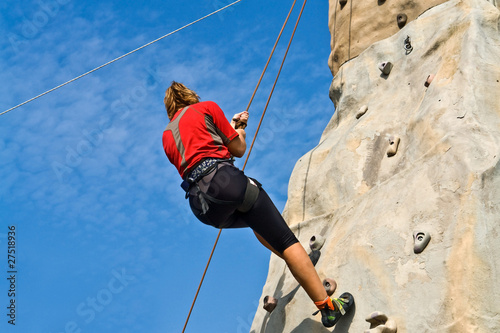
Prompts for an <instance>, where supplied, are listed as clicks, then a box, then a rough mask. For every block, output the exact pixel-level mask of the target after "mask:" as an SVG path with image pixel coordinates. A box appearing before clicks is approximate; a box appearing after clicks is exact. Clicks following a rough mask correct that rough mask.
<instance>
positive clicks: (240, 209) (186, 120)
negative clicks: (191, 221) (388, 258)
mask: <svg viewBox="0 0 500 333" xmlns="http://www.w3.org/2000/svg"><path fill="white" fill-rule="evenodd" d="M164 103H165V108H166V109H167V114H168V118H169V119H170V123H169V124H168V126H167V128H166V129H165V131H164V132H163V148H164V150H165V153H166V155H167V157H168V159H169V160H170V162H171V163H172V164H173V165H174V166H175V167H176V168H177V170H178V172H179V174H180V175H181V177H182V178H183V180H184V181H183V182H182V185H181V186H182V188H183V189H184V190H185V191H186V198H189V205H190V207H191V210H192V211H193V213H194V215H195V216H196V217H197V218H198V219H199V220H200V221H201V222H203V223H205V224H207V225H210V226H213V227H215V228H219V229H222V228H244V227H250V228H251V229H252V230H253V232H254V233H255V235H256V237H257V239H258V240H259V241H260V242H261V243H262V244H263V245H264V246H265V247H267V248H268V249H269V250H271V251H272V252H273V253H275V254H276V255H277V256H279V257H281V258H282V259H284V260H285V262H286V264H287V265H288V267H289V268H290V271H291V272H292V274H293V276H294V277H295V278H296V280H297V281H298V282H299V284H300V285H301V286H302V287H303V288H304V290H305V291H306V292H307V294H308V295H309V297H310V298H311V299H312V301H313V302H314V303H315V304H316V306H317V307H318V309H319V311H321V313H322V322H323V325H325V326H327V327H332V326H333V325H335V324H336V323H337V321H338V320H339V319H340V317H341V316H342V315H343V314H345V313H346V311H348V310H349V309H350V308H351V307H352V305H353V304H354V298H353V297H352V295H351V294H349V293H344V294H342V295H341V296H340V298H330V297H329V296H328V295H327V293H326V290H325V288H324V287H323V284H322V282H321V280H320V279H319V276H318V274H317V272H316V270H315V268H314V266H313V263H312V262H311V260H310V259H309V256H308V255H307V253H306V251H305V250H304V248H303V247H302V245H301V244H300V243H299V241H298V240H297V238H296V237H295V235H294V234H293V232H292V231H291V230H290V228H289V227H288V225H287V224H286V222H285V221H284V219H283V217H282V216H281V214H280V213H279V211H278V210H277V208H276V207H275V206H274V204H273V202H272V201H271V199H270V198H269V196H268V195H267V193H266V191H264V189H263V188H262V186H261V184H260V183H258V182H257V181H256V180H254V179H251V178H248V177H247V176H245V174H244V173H243V171H241V170H240V169H238V168H236V167H235V166H234V165H233V158H232V157H233V156H235V157H242V156H243V155H244V154H245V151H246V142H245V137H246V133H245V129H244V128H245V127H246V123H247V120H248V117H249V114H248V112H247V111H244V112H241V113H237V114H235V115H234V117H233V118H232V120H231V122H229V121H228V120H227V119H226V118H225V116H224V113H223V111H222V110H221V109H220V107H219V106H218V105H217V104H216V103H214V102H210V101H205V102H200V98H199V96H198V95H197V94H196V93H195V92H194V91H193V90H191V89H189V88H187V87H186V86H185V85H183V84H182V83H178V82H175V81H174V82H172V84H171V85H170V87H169V88H168V89H167V90H166V92H165V98H164Z"/></svg>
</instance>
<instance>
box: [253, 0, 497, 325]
mask: <svg viewBox="0 0 500 333" xmlns="http://www.w3.org/2000/svg"><path fill="white" fill-rule="evenodd" d="M337 1H338V0H330V10H331V12H330V18H331V21H330V28H331V31H332V36H333V37H332V38H335V36H336V33H337V32H338V29H339V27H341V26H344V25H346V24H348V23H346V22H345V21H346V20H347V21H351V23H352V22H354V23H353V24H352V25H351V27H352V30H353V31H352V33H351V37H353V36H357V32H355V31H354V30H355V29H354V27H355V26H362V25H363V22H362V21H363V20H364V21H367V22H368V21H370V22H371V20H372V19H373V18H372V17H371V15H370V13H369V11H368V12H364V14H363V16H362V17H357V16H355V15H356V13H357V11H354V10H353V11H352V13H353V16H352V17H350V16H349V15H344V14H343V13H341V11H342V10H345V9H346V8H353V9H356V8H358V3H359V6H360V8H361V6H365V5H364V4H363V5H362V4H361V2H357V1H352V0H349V1H347V3H346V4H345V5H344V7H343V9H342V8H341V6H340V5H338V4H337ZM351 1H352V2H353V3H352V4H350V2H351ZM342 2H343V1H342ZM372 2H374V5H372V6H376V8H377V10H378V9H381V8H382V7H383V6H388V8H397V10H396V11H393V10H392V9H391V10H389V13H388V16H389V18H388V21H387V22H388V23H387V27H386V28H384V29H383V30H384V31H382V32H380V31H376V29H375V28H371V29H368V30H366V31H365V32H363V34H362V35H363V38H362V41H361V38H360V39H359V40H360V42H359V47H357V51H356V52H353V51H351V54H350V55H348V56H346V55H345V54H347V53H346V51H342V52H343V53H342V52H340V51H341V50H348V49H349V45H347V46H346V45H345V43H346V41H345V40H344V41H341V40H342V38H340V37H338V36H337V37H336V40H337V42H335V43H333V44H332V57H331V58H330V60H331V61H330V66H331V69H332V72H334V73H335V76H334V79H333V82H332V85H331V88H330V97H331V99H332V100H333V102H334V104H335V110H336V111H335V113H334V115H333V117H332V119H331V121H330V123H329V124H328V126H327V127H326V129H325V131H324V133H323V135H322V137H321V140H320V143H319V144H318V146H317V147H315V148H314V149H313V150H311V151H310V152H309V153H307V154H306V155H305V156H303V157H302V158H301V159H300V160H299V161H298V162H297V164H296V166H295V169H294V171H293V174H292V177H291V179H290V184H289V198H288V202H287V205H286V208H285V211H284V216H285V219H286V220H287V222H288V223H289V224H290V226H291V227H292V229H293V230H294V232H295V233H296V235H297V236H298V238H299V239H300V241H301V243H302V244H303V245H304V246H305V247H306V248H308V247H309V246H308V244H309V240H310V238H311V237H312V236H317V237H318V238H319V237H324V239H325V243H324V245H323V247H322V248H321V249H320V256H319V260H318V262H317V264H316V269H317V271H318V273H319V275H320V277H321V278H327V277H328V278H333V279H335V280H336V281H337V284H338V288H337V291H336V292H335V294H334V297H335V296H337V297H338V296H339V295H340V294H341V293H342V292H344V291H349V292H351V293H352V294H353V295H354V297H355V300H356V308H355V310H354V311H353V312H352V313H350V314H349V315H347V316H346V317H345V318H342V320H341V321H340V322H339V323H338V324H337V325H336V327H334V329H326V328H324V327H323V326H322V324H321V322H320V316H319V315H318V316H316V317H313V316H312V315H311V314H312V312H313V311H314V310H315V307H314V305H313V304H312V302H311V301H310V299H309V298H308V297H307V294H306V293H305V291H304V290H303V289H302V288H300V287H299V286H298V284H297V282H296V281H295V279H294V278H293V277H292V275H291V273H290V271H289V270H288V268H286V266H285V264H284V262H282V261H281V259H279V258H277V257H276V256H274V255H273V256H272V257H271V261H270V265H269V275H268V278H267V281H266V284H265V286H264V288H263V294H262V298H264V296H266V295H269V296H273V297H275V298H276V299H278V305H277V307H276V308H275V309H274V311H273V312H272V313H268V312H266V311H265V310H264V309H262V308H259V309H258V310H257V313H256V315H255V318H254V322H253V325H252V328H251V332H252V333H263V332H267V333H291V332H308V333H309V332H329V331H333V332H364V331H369V330H370V327H372V330H371V331H370V332H384V329H385V331H386V332H394V327H387V326H393V325H394V324H396V325H397V332H411V333H413V332H419V333H420V332H500V288H499V281H500V166H499V161H500V10H499V7H500V3H497V2H496V1H494V0H492V1H486V0H462V1H460V0H451V1H446V2H443V1H428V3H427V2H425V1H422V2H420V4H419V5H418V6H417V5H415V6H413V4H415V3H416V2H414V1H411V0H395V1H393V2H392V4H389V1H388V3H387V4H385V2H384V1H378V2H377V1H376V0H373V1H372ZM365 3H368V2H365ZM422 3H426V4H425V5H423V4H422ZM349 6H351V7H349ZM366 6H368V5H366ZM401 8H418V10H416V11H411V13H409V14H407V17H408V20H407V22H406V24H405V25H404V26H402V27H401V28H400V27H399V26H398V25H397V23H395V22H394V16H395V15H398V14H400V12H401ZM358 12H361V10H360V11H358ZM360 15H361V14H360ZM335 18H336V19H337V20H338V21H337V22H335V21H334V20H335ZM372 23H373V22H371V23H370V24H372ZM391 25H395V28H394V27H392V26H391ZM374 26H375V27H376V26H379V24H378V23H377V24H375V25H374ZM408 37H409V38H408ZM352 40H353V39H351V46H350V47H352ZM347 43H348V42H347ZM339 44H341V45H339ZM336 52H337V53H338V54H344V55H343V56H339V57H338V59H341V60H339V61H333V60H332V59H333V57H335V54H336ZM356 53H357V54H356ZM388 62H390V63H392V69H391V71H390V72H389V73H388V74H384V73H383V72H382V71H381V69H384V67H383V66H382V65H383V64H384V63H385V64H387V63H388ZM336 63H338V67H336V65H335V64H336ZM390 67H391V66H386V67H385V70H388V69H390ZM386 73H387V72H386ZM429 76H430V77H429ZM428 79H429V80H428ZM431 79H432V81H431ZM415 232H419V233H421V234H422V235H424V236H425V235H429V236H430V241H429V243H428V245H427V246H426V247H425V248H424V249H423V251H422V252H421V253H415V243H416V244H417V245H418V244H419V241H418V239H417V240H415V238H414V234H415ZM417 252H418V251H417ZM317 254H319V253H316V255H317ZM374 311H380V312H382V313H384V314H385V315H386V316H387V317H388V318H389V319H390V321H388V322H386V325H385V326H386V327H385V328H384V326H383V325H380V326H377V325H378V324H377V323H375V324H373V325H371V324H370V323H368V322H367V321H366V320H365V319H366V318H367V317H369V316H370V315H371V314H372V313H373V312H374ZM383 322H385V319H383V320H382V324H383Z"/></svg>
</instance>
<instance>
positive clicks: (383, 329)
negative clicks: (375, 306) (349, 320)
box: [365, 311, 398, 333]
mask: <svg viewBox="0 0 500 333" xmlns="http://www.w3.org/2000/svg"><path fill="white" fill-rule="evenodd" d="M366 321H367V322H369V323H370V329H369V330H366V331H365V333H396V332H397V330H398V327H397V325H396V321H394V320H393V319H391V318H389V317H387V316H386V315H385V314H384V313H382V312H380V311H375V312H372V313H371V314H370V315H369V316H368V317H367V318H366Z"/></svg>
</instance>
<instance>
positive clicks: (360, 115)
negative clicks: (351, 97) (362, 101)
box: [356, 105, 368, 119]
mask: <svg viewBox="0 0 500 333" xmlns="http://www.w3.org/2000/svg"><path fill="white" fill-rule="evenodd" d="M366 111H368V106H366V105H363V106H362V107H361V108H360V109H359V111H358V113H356V119H359V118H361V117H363V116H364V114H365V113H366Z"/></svg>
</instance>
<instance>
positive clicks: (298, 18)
mask: <svg viewBox="0 0 500 333" xmlns="http://www.w3.org/2000/svg"><path fill="white" fill-rule="evenodd" d="M296 2H297V0H294V2H293V4H292V7H291V8H290V11H289V13H288V16H287V17H286V19H285V22H284V23H283V26H282V28H281V31H280V33H279V35H278V38H277V39H276V42H275V43H274V47H273V49H272V51H271V54H270V55H269V58H268V60H267V63H266V65H265V66H264V70H263V71H262V74H261V75H260V78H259V81H258V83H257V86H256V87H255V89H254V92H253V94H252V97H251V98H250V102H249V103H248V106H247V111H248V110H249V109H250V105H251V104H252V101H253V99H254V97H255V94H256V92H257V89H258V88H259V86H260V83H261V81H262V78H263V77H264V74H265V72H266V70H267V66H268V65H269V62H270V61H271V58H272V56H273V54H274V50H275V49H276V46H277V45H278V42H279V40H280V38H281V34H282V33H283V30H284V29H285V26H286V24H287V22H288V19H289V18H290V14H291V13H292V11H293V9H294V7H295V3H296ZM306 2H307V0H304V4H303V5H302V8H301V9H300V13H299V16H298V17H297V22H296V23H295V27H294V29H293V32H292V35H291V36H290V40H289V42H288V46H287V48H286V52H285V55H284V56H283V60H282V61H281V66H280V68H279V70H278V74H277V75H276V79H275V80H274V84H273V87H272V88H271V92H270V93H269V96H268V98H267V102H266V105H265V107H264V111H263V112H262V115H261V117H260V121H259V124H258V125H257V129H256V131H255V134H254V137H253V140H252V144H251V145H250V148H249V150H248V154H247V156H246V159H245V163H244V164H243V168H242V169H241V170H242V171H244V170H245V167H246V165H247V162H248V159H249V157H250V154H251V152H252V149H253V145H254V143H255V139H256V138H257V135H258V133H259V130H260V126H261V124H262V121H263V119H264V116H265V114H266V111H267V107H268V105H269V102H270V101H271V97H272V95H273V93H274V88H275V87H276V84H277V83H278V79H279V76H280V74H281V70H282V68H283V65H284V63H285V59H286V57H287V55H288V51H289V49H290V45H291V44H292V41H293V37H294V36H295V31H296V30H297V27H298V25H299V22H300V18H301V17H302V13H303V11H304V7H305V6H306ZM221 233H222V229H220V230H219V233H218V234H217V237H216V238H215V243H214V246H213V248H212V252H211V253H210V256H209V257H208V262H207V265H206V267H205V270H204V272H203V275H202V276H201V281H200V284H199V285H198V289H197V290H196V294H195V296H194V299H193V303H192V304H191V308H190V309H189V313H188V316H187V318H186V323H185V324H184V328H183V329H182V333H184V331H185V330H186V327H187V324H188V322H189V318H190V317H191V313H192V311H193V308H194V305H195V303H196V299H197V298H198V294H199V293H200V289H201V286H202V284H203V281H204V279H205V275H206V274H207V271H208V267H209V266H210V262H211V261H212V257H213V254H214V252H215V248H216V247H217V243H218V242H219V238H220V235H221Z"/></svg>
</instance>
